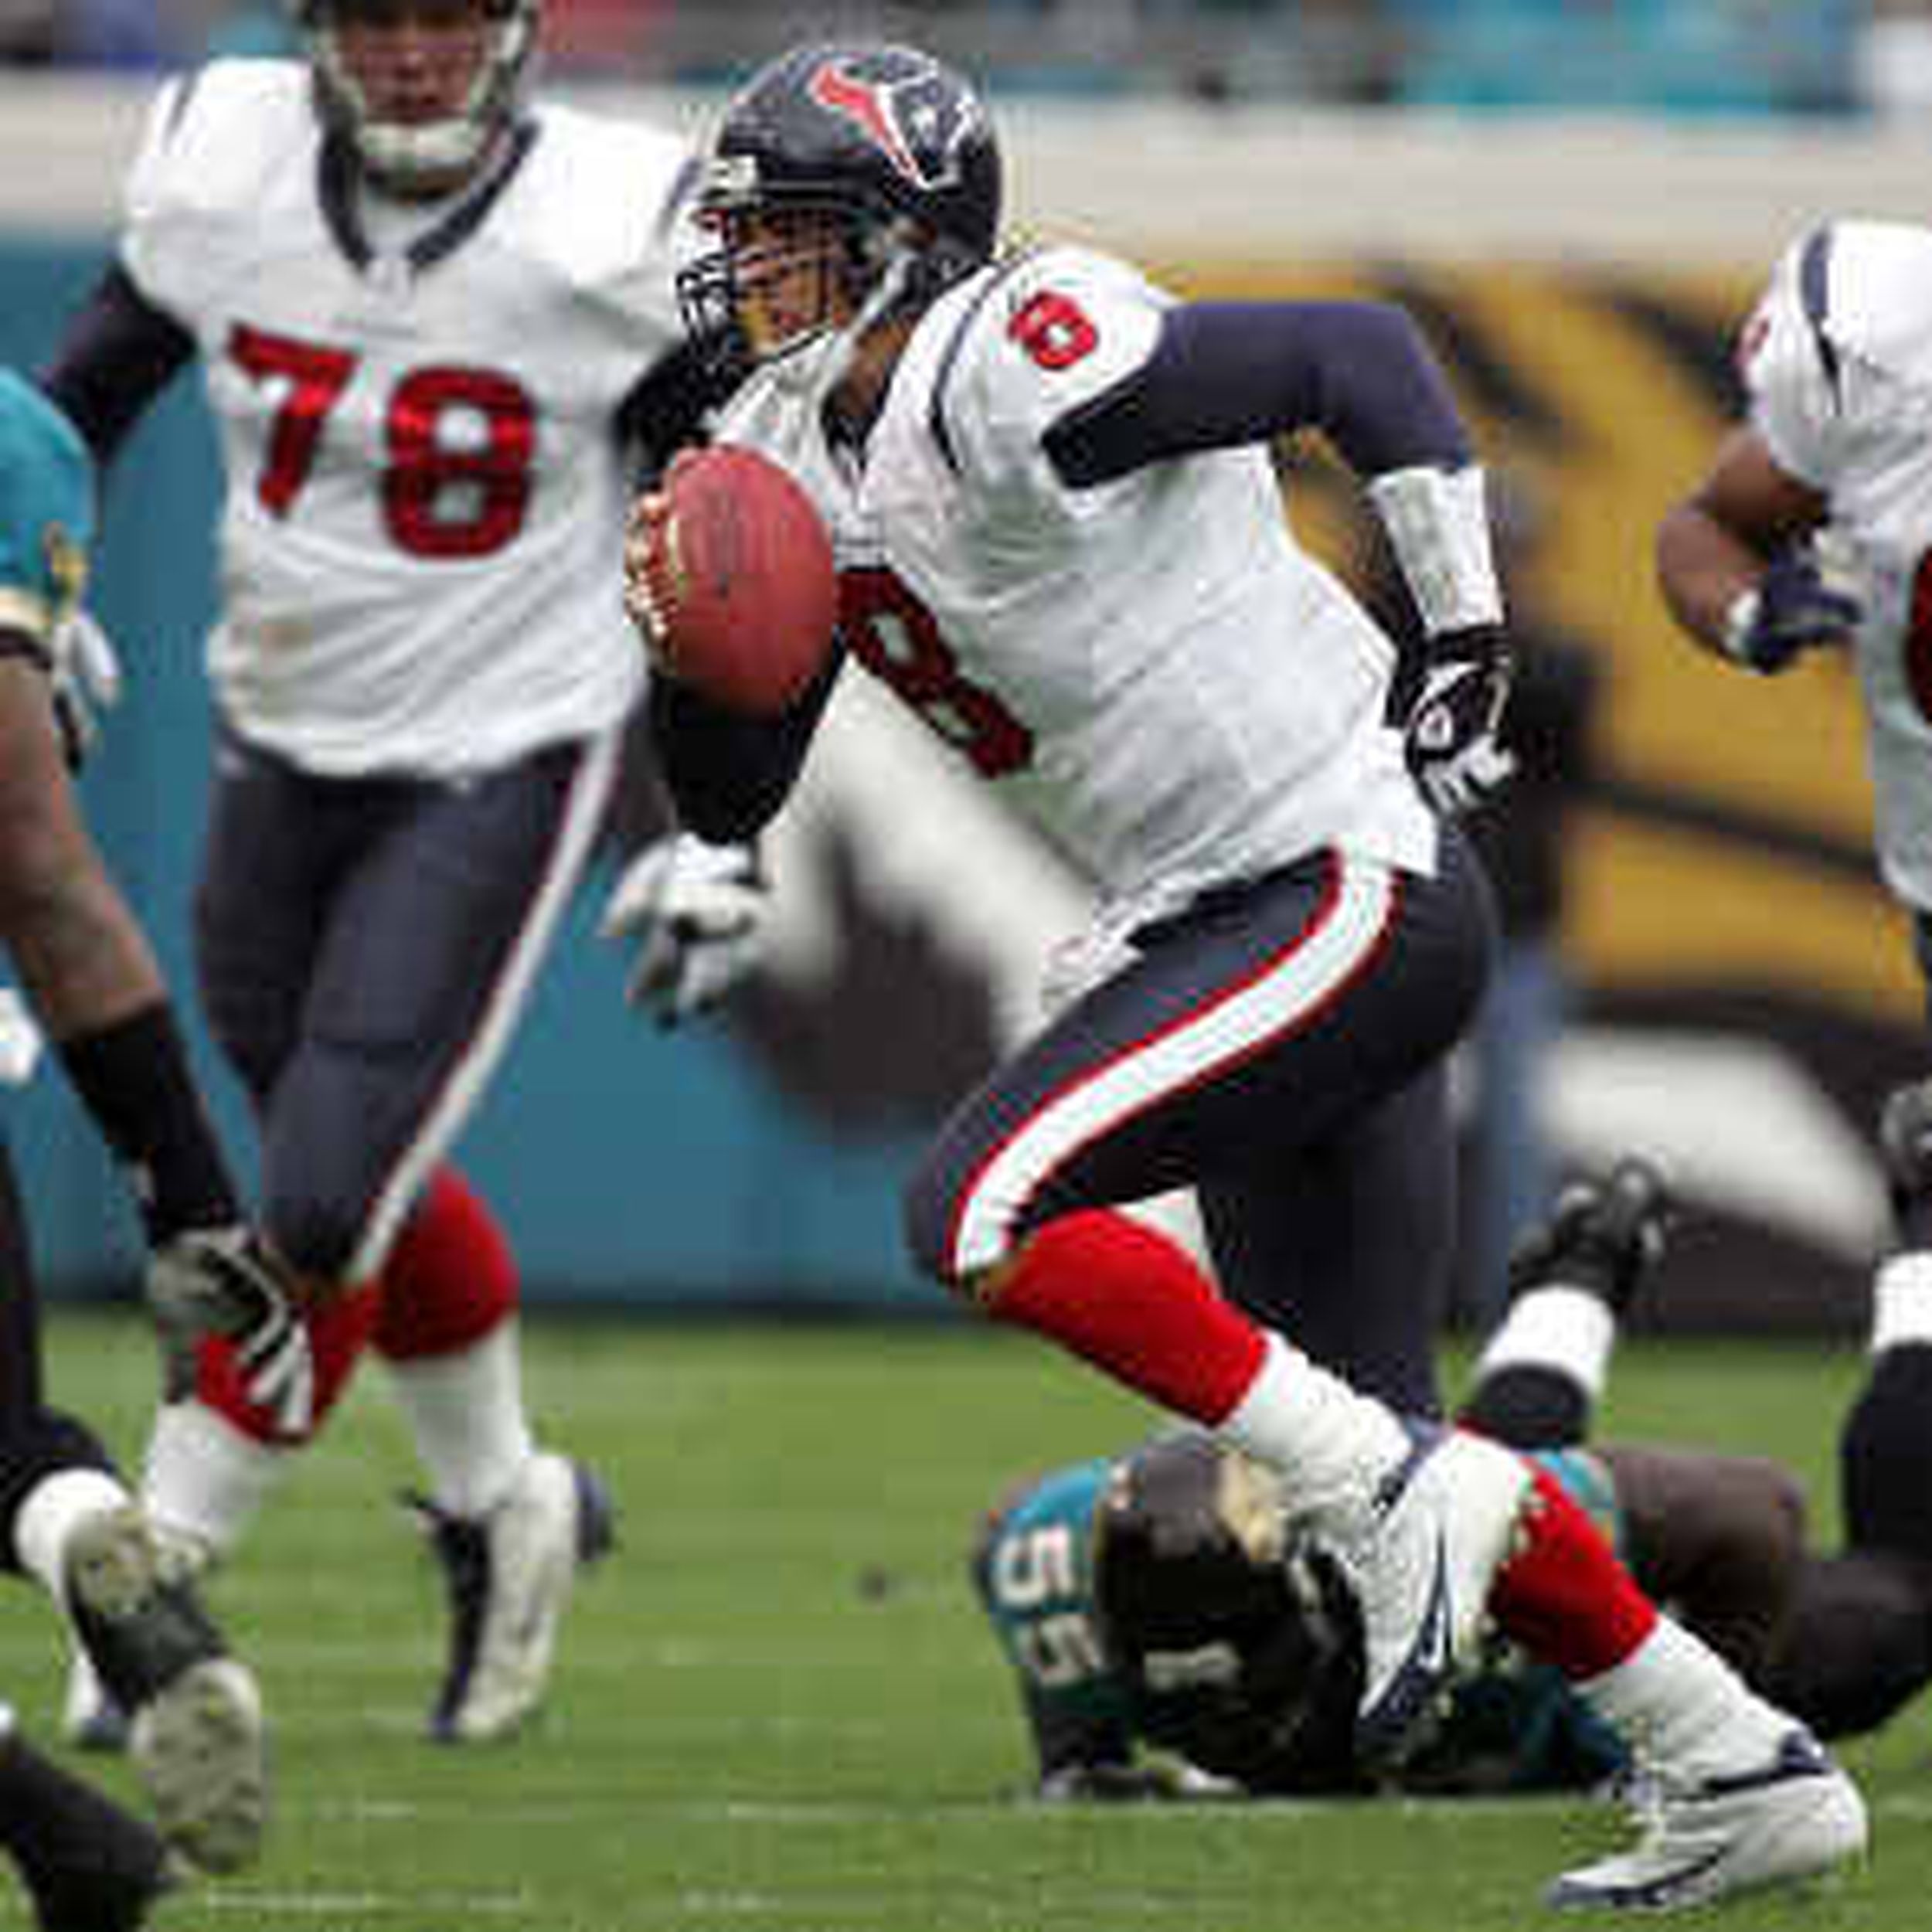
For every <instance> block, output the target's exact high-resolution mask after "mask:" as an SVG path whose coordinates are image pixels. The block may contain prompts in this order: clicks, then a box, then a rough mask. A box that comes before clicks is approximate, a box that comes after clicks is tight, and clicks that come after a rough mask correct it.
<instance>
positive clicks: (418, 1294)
mask: <svg viewBox="0 0 1932 1932" xmlns="http://www.w3.org/2000/svg"><path fill="white" fill-rule="evenodd" d="M516 1306H517V1278H516V1262H515V1257H513V1256H512V1254H511V1253H510V1244H509V1240H507V1239H506V1238H505V1235H504V1233H503V1230H502V1229H501V1228H499V1227H498V1226H497V1224H496V1220H495V1216H492V1213H490V1210H489V1209H488V1206H487V1205H486V1204H485V1202H484V1200H483V1198H482V1196H481V1195H479V1194H478V1193H477V1192H476V1191H475V1190H474V1189H473V1188H472V1187H471V1185H470V1184H469V1182H468V1181H466V1180H464V1178H463V1176H462V1175H461V1174H459V1173H458V1172H457V1171H456V1169H455V1168H453V1167H448V1166H444V1167H440V1168H437V1171H436V1172H435V1174H434V1176H433V1177H432V1178H431V1179H430V1184H429V1185H428V1187H427V1188H426V1189H424V1190H423V1198H422V1199H421V1200H420V1201H419V1202H417V1204H416V1211H415V1212H414V1213H413V1214H412V1215H410V1218H409V1219H408V1220H407V1221H406V1223H404V1224H403V1232H402V1233H401V1235H400V1236H399V1237H398V1238H397V1240H396V1246H395V1247H394V1248H393V1249H392V1250H390V1253H389V1261H388V1264H387V1265H386V1267H384V1268H383V1304H382V1308H381V1310H380V1311H379V1313H378V1315H377V1316H376V1349H377V1350H378V1351H379V1352H380V1353H381V1354H383V1355H386V1356H387V1357H388V1358H389V1359H390V1360H391V1361H392V1362H407V1361H411V1360H420V1359H422V1358H423V1357H425V1356H429V1355H454V1354H455V1353H456V1352H457V1351H458V1350H459V1349H467V1348H468V1347H470V1346H471V1345H472V1344H474V1343H475V1342H480V1341H481V1339H482V1338H483V1337H484V1336H485V1335H488V1333H489V1332H490V1331H491V1330H492V1328H495V1327H497V1326H498V1325H499V1324H500V1323H502V1322H504V1321H508V1320H509V1318H510V1317H511V1316H512V1315H514V1314H515V1312H516Z"/></svg>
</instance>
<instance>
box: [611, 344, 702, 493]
mask: <svg viewBox="0 0 1932 1932" xmlns="http://www.w3.org/2000/svg"><path fill="white" fill-rule="evenodd" d="M728 393H729V384H728V383H727V381H726V379H725V378H724V377H723V376H721V375H720V374H719V362H718V359H717V357H716V355H715V354H714V353H713V352H710V351H709V350H708V349H706V346H705V345H703V344H702V343H701V342H698V341H697V340H696V339H695V338H687V339H686V340H685V341H684V342H681V343H679V345H678V346H677V347H676V348H675V349H672V351H671V352H670V353H669V354H668V355H665V356H664V357H663V358H662V359H660V360H659V361H658V362H655V363H654V364H653V365H652V366H651V368H650V369H649V370H648V372H646V373H645V375H644V376H641V378H640V379H638V383H637V384H636V386H634V388H633V389H631V393H630V394H629V395H628V396H626V397H625V398H624V402H623V404H622V406H621V407H620V408H619V410H618V411H617V430H618V434H620V435H621V437H623V438H624V441H625V442H626V443H627V444H629V445H630V446H631V448H632V449H634V451H636V454H637V481H638V486H639V487H640V488H645V487H648V485H651V484H654V483H655V482H656V481H658V478H659V477H660V476H662V474H663V473H664V471H665V469H666V468H668V467H669V464H670V462H671V459H672V457H674V456H675V455H676V454H677V453H678V452H679V450H681V449H683V448H685V447H686V446H687V445H689V444H694V443H700V442H702V441H703V440H704V435H705V418H706V416H707V414H708V413H709V412H710V411H711V410H713V409H714V408H716V406H717V405H718V404H719V403H722V402H723V401H724V400H725V398H726V395H727V394H728Z"/></svg>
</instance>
